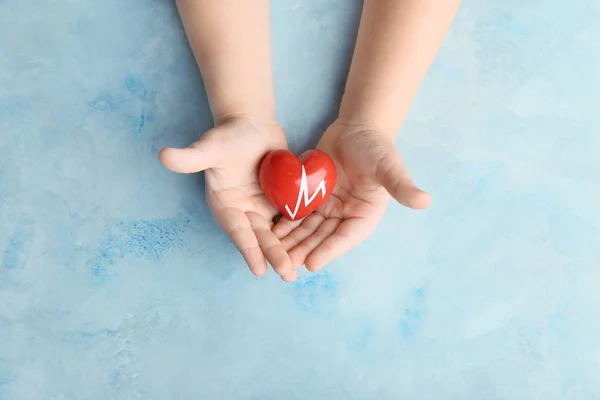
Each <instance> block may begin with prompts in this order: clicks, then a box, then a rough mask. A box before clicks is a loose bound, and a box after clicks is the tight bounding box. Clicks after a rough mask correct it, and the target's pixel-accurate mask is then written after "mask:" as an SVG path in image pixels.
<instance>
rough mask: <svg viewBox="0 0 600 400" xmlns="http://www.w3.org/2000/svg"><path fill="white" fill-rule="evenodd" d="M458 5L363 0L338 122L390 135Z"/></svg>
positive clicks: (451, 1) (432, 0)
mask: <svg viewBox="0 0 600 400" xmlns="http://www.w3.org/2000/svg"><path fill="white" fill-rule="evenodd" d="M459 4H460V0H365V1H364V8H363V13H362V17H361V22H360V28H359V33H358V39H357V43H356V48H355V52H354V57H353V60H352V65H351V68H350V74H349V76H348V81H347V84H346V91H345V93H344V97H343V100H342V105H341V107H340V115H339V119H340V121H342V122H347V123H356V124H364V125H369V126H373V127H375V128H378V129H380V130H382V131H383V132H385V133H387V134H389V135H390V136H394V135H395V134H396V133H397V132H398V130H399V129H400V126H401V124H402V121H403V120H404V117H405V115H406V113H407V111H408V108H409V106H410V103H411V101H412V98H413V96H414V95H415V93H416V91H417V89H418V87H419V85H420V83H421V81H422V80H423V78H424V77H425V74H426V73H427V70H428V69H429V66H430V65H431V63H432V62H433V60H434V58H435V56H436V54H437V52H438V50H439V48H440V46H441V44H442V42H443V40H444V36H445V35H446V33H447V31H448V29H449V27H450V25H451V23H452V20H453V18H454V16H455V14H456V11H457V9H458V6H459Z"/></svg>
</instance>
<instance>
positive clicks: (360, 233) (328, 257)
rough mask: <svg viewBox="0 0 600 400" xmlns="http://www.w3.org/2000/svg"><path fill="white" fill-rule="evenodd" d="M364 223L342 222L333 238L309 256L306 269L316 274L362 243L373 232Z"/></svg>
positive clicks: (350, 220)
mask: <svg viewBox="0 0 600 400" xmlns="http://www.w3.org/2000/svg"><path fill="white" fill-rule="evenodd" d="M362 221H363V220H362V219H348V220H345V221H344V222H342V223H341V224H340V225H339V226H338V227H337V229H336V230H335V232H333V234H332V235H331V236H329V237H328V238H327V239H325V240H323V242H322V243H321V244H320V245H318V246H317V248H315V249H314V250H313V251H312V252H311V253H310V254H309V255H308V257H307V258H306V261H305V262H304V265H305V266H306V269H308V270H309V271H312V272H316V271H318V270H320V269H321V268H323V267H324V266H325V265H327V264H329V263H330V262H331V261H333V260H334V259H336V258H338V257H340V256H342V255H344V254H346V253H347V252H349V251H350V250H351V249H352V248H353V247H355V246H357V245H358V244H359V243H360V242H362V241H363V240H364V239H365V238H366V237H367V236H368V235H369V234H370V233H371V232H370V231H371V230H372V229H369V227H368V226H366V225H365V224H364V223H363V222H362Z"/></svg>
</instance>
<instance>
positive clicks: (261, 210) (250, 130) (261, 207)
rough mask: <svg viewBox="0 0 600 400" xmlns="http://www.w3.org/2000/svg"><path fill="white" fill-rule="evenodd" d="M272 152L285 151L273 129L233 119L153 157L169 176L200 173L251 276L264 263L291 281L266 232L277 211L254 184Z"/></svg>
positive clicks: (279, 249) (287, 264) (285, 260)
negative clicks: (191, 140) (191, 141)
mask: <svg viewBox="0 0 600 400" xmlns="http://www.w3.org/2000/svg"><path fill="white" fill-rule="evenodd" d="M276 149H287V141H286V138H285V135H284V133H283V130H282V129H281V127H279V125H276V124H266V123H261V122H258V121H256V120H254V119H252V118H250V117H245V116H240V117H238V116H236V117H231V118H228V119H225V120H224V121H222V122H221V123H220V124H218V125H217V126H216V127H215V128H213V129H211V130H209V131H208V132H206V133H205V134H204V135H203V136H202V137H201V138H200V140H198V141H197V142H195V143H192V144H191V145H190V146H188V147H187V148H185V149H176V148H171V147H168V148H165V149H163V150H162V151H161V152H160V156H159V158H160V161H161V163H162V164H163V165H164V166H165V167H166V168H168V169H169V170H171V171H174V172H179V173H184V174H189V173H195V172H200V171H204V173H205V177H206V199H207V202H208V205H209V207H210V210H211V212H212V214H213V216H214V218H215V220H216V221H217V223H218V224H219V226H220V227H221V228H222V229H223V230H224V231H225V232H226V233H227V235H229V237H230V238H231V240H232V241H233V243H234V245H235V246H236V247H237V249H238V250H239V251H240V252H241V253H242V255H243V257H244V259H245V260H246V263H247V264H248V266H249V267H250V270H251V271H252V273H253V274H254V275H256V276H262V275H264V274H265V273H266V272H267V263H266V261H267V260H268V262H269V264H271V266H272V267H273V269H274V270H275V272H277V273H278V274H279V275H281V277H282V279H283V280H284V281H289V282H291V281H294V280H296V278H297V272H296V271H295V269H294V268H293V266H292V262H291V260H290V257H289V255H288V253H287V251H286V250H285V248H284V247H283V245H282V244H281V241H280V240H279V239H278V238H277V236H275V234H274V233H273V232H272V231H271V228H272V226H273V217H275V216H276V215H278V211H277V210H276V209H275V208H274V207H273V206H272V205H271V204H270V203H269V201H268V200H267V198H266V196H265V194H264V193H263V191H262V189H261V187H260V184H259V181H258V168H259V166H260V161H261V160H262V158H263V157H264V156H265V154H266V153H267V152H269V151H271V150H276ZM265 258H266V260H265Z"/></svg>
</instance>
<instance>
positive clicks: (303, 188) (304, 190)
mask: <svg viewBox="0 0 600 400" xmlns="http://www.w3.org/2000/svg"><path fill="white" fill-rule="evenodd" d="M319 192H321V198H325V194H326V193H327V189H326V188H325V180H324V179H321V182H319V186H317V190H315V192H314V193H313V194H312V196H311V197H310V198H308V179H307V178H306V170H305V169H304V165H303V166H302V180H301V181H300V190H299V191H298V200H296V208H295V209H294V212H292V210H290V207H289V206H288V205H287V204H286V205H285V209H286V211H287V212H288V214H289V216H290V218H291V219H294V218H296V215H297V214H298V209H300V202H301V201H302V197H304V207H308V206H309V205H310V203H312V202H313V200H314V199H315V198H316V197H317V194H319Z"/></svg>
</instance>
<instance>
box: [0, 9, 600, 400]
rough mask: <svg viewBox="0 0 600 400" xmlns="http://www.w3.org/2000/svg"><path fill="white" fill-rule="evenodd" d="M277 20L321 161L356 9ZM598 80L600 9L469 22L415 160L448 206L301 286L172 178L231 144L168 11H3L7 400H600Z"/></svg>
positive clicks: (288, 118)
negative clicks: (260, 275) (215, 127)
mask: <svg viewBox="0 0 600 400" xmlns="http://www.w3.org/2000/svg"><path fill="white" fill-rule="evenodd" d="M273 3H274V5H273V29H274V32H275V35H274V49H275V55H274V58H275V78H276V88H277V96H278V103H279V116H280V120H281V123H282V124H283V125H284V127H285V128H286V129H287V132H288V134H289V137H290V142H291V144H292V146H293V148H294V149H295V150H300V149H304V148H306V147H307V146H310V145H311V144H313V143H314V142H315V140H316V138H317V137H318V134H319V132H320V131H321V129H322V128H323V127H324V126H326V124H327V122H328V121H329V120H330V119H331V116H332V115H333V113H334V112H335V108H336V106H337V102H338V101H339V99H340V95H341V89H342V87H343V82H344V72H345V71H346V70H347V68H348V65H347V64H348V60H349V57H350V50H351V47H352V40H353V37H354V35H355V33H354V32H355V28H356V22H357V17H358V9H359V6H360V5H359V4H358V3H357V2H355V1H350V0H319V1H316V0H314V1H312V0H285V1H283V0H277V1H274V2H273ZM598 71H600V2H599V1H598V0H592V1H585V0H575V1H571V2H568V3H565V2H560V1H557V0H549V1H545V2H539V1H535V2H534V1H517V0H509V1H501V2H500V1H497V2H492V1H475V0H467V1H466V2H465V3H464V5H463V8H462V10H461V12H460V15H459V16H458V18H457V20H456V22H455V24H454V26H453V28H452V32H451V33H450V35H449V37H448V38H447V40H446V42H445V45H444V48H443V50H442V52H441V53H440V54H439V57H438V58H437V60H436V62H435V64H434V65H433V67H432V68H431V71H430V73H429V74H428V76H427V79H426V81H425V82H424V83H423V86H422V88H421V90H420V92H419V94H418V96H417V98H416V99H415V102H414V104H413V107H412V109H411V112H410V115H409V117H408V119H407V121H406V123H405V125H404V127H403V129H402V131H403V134H402V135H401V136H400V137H399V139H398V142H397V144H398V146H399V147H400V148H401V149H402V152H403V153H404V155H405V158H406V161H407V164H408V165H409V167H410V169H411V171H412V172H413V174H414V177H415V179H416V180H418V182H420V183H421V184H422V186H423V187H424V188H425V189H428V190H430V191H431V192H432V194H433V195H434V205H433V206H432V208H431V209H430V210H428V211H426V212H411V211H408V210H405V209H402V208H401V207H399V206H396V205H393V206H391V207H390V209H389V211H388V213H387V217H386V219H385V221H384V222H383V223H382V224H381V226H380V227H379V229H378V230H377V232H376V233H375V234H374V235H373V236H372V237H371V238H370V239H369V240H368V241H367V242H366V243H364V244H363V245H362V246H360V247H359V248H358V249H357V250H355V251H354V252H353V253H352V254H351V255H350V256H347V257H344V258H342V259H340V260H339V261H337V262H335V263H334V264H332V265H331V266H330V267H329V268H327V269H326V270H325V271H324V272H322V273H319V274H317V275H306V274H305V275H302V277H301V279H300V280H299V281H298V282H296V283H294V284H284V283H282V282H281V281H280V280H279V279H278V278H277V277H276V276H274V274H273V273H271V274H269V276H267V277H266V278H264V279H260V280H257V279H254V278H253V277H252V276H251V275H250V273H249V272H248V271H247V269H246V267H245V266H244V265H243V264H242V259H241V257H240V256H239V254H237V253H236V251H234V249H233V247H232V246H231V245H230V244H229V242H228V240H227V239H226V237H224V235H223V234H222V233H220V232H219V230H218V228H217V227H216V226H215V224H214V223H213V222H212V219H211V218H210V216H209V214H208V211H207V207H206V205H205V204H204V201H203V186H202V185H203V184H202V178H201V177H200V176H178V175H175V174H171V173H169V172H167V171H165V170H163V169H162V168H161V166H160V165H159V163H158V161H157V158H156V155H157V151H158V150H159V149H160V148H161V147H163V146H165V145H168V144H171V145H185V144H187V143H188V142H190V141H191V140H193V139H194V138H196V137H197V136H198V135H199V134H200V133H201V132H202V131H203V130H204V129H205V128H207V127H208V126H209V125H210V123H211V121H210V118H209V117H208V114H207V105H206V97H205V95H204V93H203V89H202V84H201V81H200V78H199V76H198V73H197V69H196V67H195V65H194V63H193V60H192V58H191V56H190V52H189V50H188V47H187V43H186V41H185V37H184V35H183V33H182V30H181V26H180V23H179V21H178V17H177V14H176V12H175V8H174V6H173V4H172V2H171V1H167V0H147V1H140V0H103V1H92V0H80V1H73V0H37V1H35V2H33V1H25V0H3V1H0V399H27V400H33V399H112V398H115V399H137V398H140V399H141V398H144V399H198V398H206V399H221V398H222V399H235V398H240V399H242V398H243V399H255V400H258V399H261V400H268V399H338V398H339V399H366V398H373V399H387V398H406V399H545V400H548V399H577V400H580V399H598V398H600V341H599V339H598V338H599V337H600V318H598V310H599V309H600V207H598V205H599V204H600V188H599V186H600V184H599V179H600V157H599V155H600V115H599V114H598V105H599V104H600V78H599V76H600V74H599V73H598Z"/></svg>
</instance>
